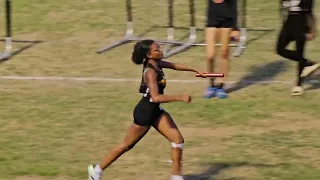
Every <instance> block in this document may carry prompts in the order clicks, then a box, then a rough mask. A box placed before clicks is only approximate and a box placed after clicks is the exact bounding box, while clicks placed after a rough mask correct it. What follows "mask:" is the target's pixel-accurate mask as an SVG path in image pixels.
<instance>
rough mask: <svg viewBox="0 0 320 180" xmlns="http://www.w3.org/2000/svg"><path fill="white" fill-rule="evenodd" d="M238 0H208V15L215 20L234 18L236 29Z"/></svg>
mask: <svg viewBox="0 0 320 180" xmlns="http://www.w3.org/2000/svg"><path fill="white" fill-rule="evenodd" d="M237 16H238V12H237V0H208V10H207V17H208V18H209V19H215V20H218V21H220V20H226V19H233V20H234V27H233V28H234V29H236V26H237Z"/></svg>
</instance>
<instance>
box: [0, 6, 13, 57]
mask: <svg viewBox="0 0 320 180" xmlns="http://www.w3.org/2000/svg"><path fill="white" fill-rule="evenodd" d="M5 3H6V4H5V6H6V34H7V35H6V38H5V49H4V52H3V53H0V60H7V59H9V58H10V57H11V49H12V38H11V0H6V1H5Z"/></svg>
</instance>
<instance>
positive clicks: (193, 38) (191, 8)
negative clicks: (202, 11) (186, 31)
mask: <svg viewBox="0 0 320 180" xmlns="http://www.w3.org/2000/svg"><path fill="white" fill-rule="evenodd" d="M189 11H190V35H189V39H188V41H187V42H185V43H181V42H172V43H174V44H180V45H181V46H179V47H177V48H175V49H173V50H171V51H169V52H168V53H166V54H165V55H164V58H167V57H170V56H173V55H175V54H178V53H179V52H181V51H184V50H186V49H188V48H189V47H191V46H193V44H194V43H195V42H196V39H197V30H196V23H195V16H194V11H195V10H194V0H189Z"/></svg>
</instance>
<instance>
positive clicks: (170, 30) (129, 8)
mask: <svg viewBox="0 0 320 180" xmlns="http://www.w3.org/2000/svg"><path fill="white" fill-rule="evenodd" d="M168 5H169V27H168V30H167V31H168V36H167V40H155V41H156V42H159V43H162V44H167V46H166V48H165V50H164V53H166V52H167V51H168V50H169V48H170V47H171V45H170V44H177V43H181V42H177V41H174V26H173V0H168ZM126 10H127V31H126V34H125V36H124V38H123V39H121V40H118V41H116V42H114V43H112V44H110V45H108V46H106V47H103V48H101V49H100V50H98V51H97V53H99V54H101V53H104V52H106V51H108V50H111V49H113V48H115V47H118V46H120V45H123V44H127V43H130V42H132V41H141V40H144V39H153V38H147V37H137V36H134V35H133V19H132V6H131V0H127V1H126Z"/></svg>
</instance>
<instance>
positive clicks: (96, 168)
mask: <svg viewBox="0 0 320 180" xmlns="http://www.w3.org/2000/svg"><path fill="white" fill-rule="evenodd" d="M102 171H103V170H102V169H101V168H100V165H99V164H97V165H96V166H95V167H94V172H95V173H97V174H98V175H101V174H102Z"/></svg>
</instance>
